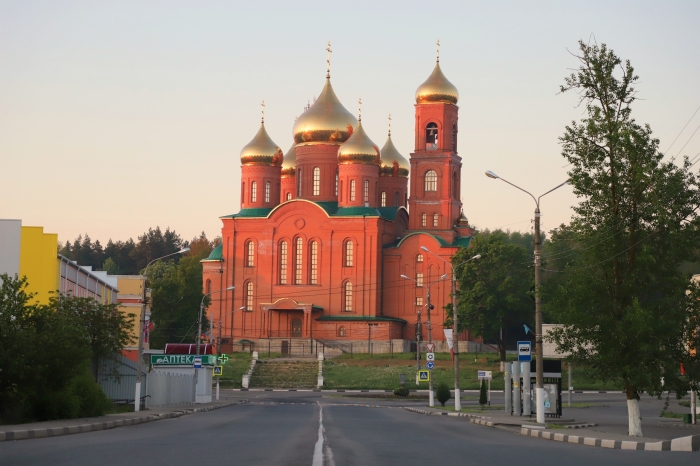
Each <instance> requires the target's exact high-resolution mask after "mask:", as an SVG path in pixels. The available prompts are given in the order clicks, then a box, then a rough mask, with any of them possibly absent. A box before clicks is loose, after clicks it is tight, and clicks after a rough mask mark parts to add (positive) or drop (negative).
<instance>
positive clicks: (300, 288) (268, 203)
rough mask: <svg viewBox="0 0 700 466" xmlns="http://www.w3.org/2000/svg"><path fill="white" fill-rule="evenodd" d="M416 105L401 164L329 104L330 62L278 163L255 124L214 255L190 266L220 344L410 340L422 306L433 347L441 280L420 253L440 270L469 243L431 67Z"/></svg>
mask: <svg viewBox="0 0 700 466" xmlns="http://www.w3.org/2000/svg"><path fill="white" fill-rule="evenodd" d="M329 52H330V51H329ZM415 98H416V103H415V121H416V123H415V149H414V152H412V153H411V154H410V159H409V160H410V161H407V160H406V158H405V157H403V156H402V155H401V154H400V153H399V152H398V151H397V149H396V147H395V146H394V144H393V143H392V141H391V130H389V134H388V137H387V139H386V142H385V143H384V146H383V147H382V148H381V149H379V147H378V146H377V144H375V143H374V142H373V141H372V140H371V139H370V137H369V136H368V135H367V133H366V132H365V130H364V129H363V127H362V121H361V115H359V118H355V116H354V115H353V114H352V113H350V112H349V111H348V110H347V109H346V108H345V107H344V106H343V105H342V104H341V103H340V101H339V100H338V98H337V97H336V95H335V92H334V91H333V87H332V85H331V79H330V61H329V72H328V73H327V75H326V80H325V84H324V86H323V90H322V91H321V94H320V96H319V97H318V99H317V100H316V101H315V102H314V103H313V104H312V105H310V106H309V107H307V109H306V110H305V112H304V113H303V114H302V115H301V116H299V118H298V119H297V120H296V122H295V123H294V127H293V131H292V133H293V137H294V141H293V143H292V145H291V147H290V148H289V150H288V151H287V153H286V154H284V153H283V152H282V150H281V149H280V147H279V146H278V145H277V144H276V143H275V142H273V141H272V139H271V138H270V136H269V135H268V134H267V131H266V130H265V123H264V118H263V121H262V122H261V125H260V129H259V131H258V133H257V134H256V135H255V136H254V137H253V139H252V140H251V141H250V143H249V144H248V145H246V146H245V147H243V149H242V150H241V175H242V176H241V179H242V181H241V188H240V189H241V206H240V210H239V211H238V213H235V214H232V215H226V216H223V217H221V220H222V222H223V227H222V229H221V236H222V244H221V246H219V247H217V248H216V249H215V250H214V251H213V252H212V254H211V255H210V256H209V257H208V258H207V259H205V260H204V261H202V262H203V270H204V275H203V282H204V283H203V287H204V292H205V293H211V292H215V294H213V295H212V296H211V300H212V302H211V306H210V307H209V313H210V316H213V319H214V322H215V323H216V324H217V327H218V322H219V321H220V320H221V321H222V326H221V336H222V339H223V340H224V341H226V340H227V341H228V342H233V341H236V342H237V341H239V340H241V339H247V340H252V341H258V340H266V339H278V338H299V339H307V340H309V339H322V340H333V341H343V340H345V341H358V340H363V341H367V339H368V338H371V339H372V340H389V339H391V340H396V339H403V340H409V341H410V340H415V335H416V325H415V324H416V321H417V317H418V312H419V311H420V312H421V320H422V321H423V323H424V324H425V320H426V316H427V312H426V311H427V310H426V309H425V307H426V304H427V295H428V292H430V294H431V300H432V304H433V305H434V309H433V311H432V312H431V318H432V327H433V331H432V334H433V339H434V340H444V338H445V337H444V335H443V332H442V322H443V321H444V318H445V313H444V310H443V307H444V306H445V305H446V304H447V303H449V302H450V299H451V298H450V280H449V278H448V279H442V280H441V279H440V278H441V277H442V276H443V275H444V274H448V275H449V274H450V268H449V267H448V266H446V264H445V263H444V262H443V261H442V260H441V259H439V258H437V257H435V256H434V255H432V254H430V253H428V252H426V251H424V250H423V249H422V247H423V246H425V247H426V248H427V249H429V250H430V251H431V252H433V253H435V254H436V255H437V256H439V257H440V258H442V259H443V260H445V261H449V260H450V258H451V256H452V255H453V254H454V253H455V252H456V251H457V249H458V248H459V247H466V246H468V245H469V241H470V239H471V237H472V235H473V233H474V230H473V229H472V228H471V227H470V226H469V223H468V221H467V219H466V217H465V216H464V214H463V213H462V202H461V201H460V181H461V170H462V159H461V158H460V157H459V155H457V135H458V111H459V107H458V106H457V101H458V98H459V93H458V91H457V88H456V87H455V86H454V85H453V84H452V83H450V81H448V80H447V78H446V77H445V75H444V74H443V73H442V70H441V69H440V63H439V58H438V60H437V62H436V64H435V68H434V69H433V72H432V74H430V76H429V77H428V79H427V80H426V81H425V82H424V83H423V84H421V85H420V86H419V87H418V89H417V90H416V96H415ZM409 174H410V175H409ZM402 275H404V276H406V277H409V278H402ZM430 284H432V285H431V286H428V285H430ZM230 286H234V287H235V289H233V290H230V291H223V292H221V293H216V292H217V291H218V290H225V289H226V288H228V287H230ZM217 327H215V329H216V328H217ZM369 332H371V334H370V333H369ZM423 335H424V338H425V337H426V336H427V328H426V327H425V325H424V327H423ZM460 339H461V340H465V339H469V335H468V332H465V333H464V334H462V335H460ZM265 346H266V345H265Z"/></svg>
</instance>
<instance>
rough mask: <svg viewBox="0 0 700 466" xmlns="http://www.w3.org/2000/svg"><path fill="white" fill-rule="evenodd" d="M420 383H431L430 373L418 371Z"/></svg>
mask: <svg viewBox="0 0 700 466" xmlns="http://www.w3.org/2000/svg"><path fill="white" fill-rule="evenodd" d="M418 382H419V383H420V382H430V371H428V370H419V371H418Z"/></svg>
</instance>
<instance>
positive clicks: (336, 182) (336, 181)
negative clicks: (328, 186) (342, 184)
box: [335, 168, 338, 196]
mask: <svg viewBox="0 0 700 466" xmlns="http://www.w3.org/2000/svg"><path fill="white" fill-rule="evenodd" d="M335 195H336V196H337V195H338V169H337V168H336V169H335Z"/></svg>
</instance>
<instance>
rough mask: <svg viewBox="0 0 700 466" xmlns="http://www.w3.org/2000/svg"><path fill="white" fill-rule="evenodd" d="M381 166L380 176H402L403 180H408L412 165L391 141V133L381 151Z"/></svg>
mask: <svg viewBox="0 0 700 466" xmlns="http://www.w3.org/2000/svg"><path fill="white" fill-rule="evenodd" d="M380 159H381V166H380V168H379V174H380V175H381V176H400V177H402V178H408V170H409V168H410V165H409V164H408V160H406V159H405V158H404V156H403V155H401V154H400V153H399V151H398V150H397V149H396V146H395V145H394V142H393V141H392V140H391V133H389V137H388V138H386V143H384V147H382V150H381V158H380Z"/></svg>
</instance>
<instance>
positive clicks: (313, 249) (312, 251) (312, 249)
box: [309, 241, 318, 285]
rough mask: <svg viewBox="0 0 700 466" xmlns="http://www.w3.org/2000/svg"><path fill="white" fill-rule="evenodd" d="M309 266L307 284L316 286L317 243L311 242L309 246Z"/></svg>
mask: <svg viewBox="0 0 700 466" xmlns="http://www.w3.org/2000/svg"><path fill="white" fill-rule="evenodd" d="M309 256H310V257H309V259H310V260H309V264H310V266H311V270H310V271H309V272H310V275H311V278H310V280H309V283H310V284H311V285H318V242H316V241H312V242H311V244H309Z"/></svg>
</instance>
